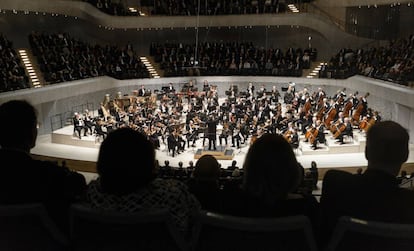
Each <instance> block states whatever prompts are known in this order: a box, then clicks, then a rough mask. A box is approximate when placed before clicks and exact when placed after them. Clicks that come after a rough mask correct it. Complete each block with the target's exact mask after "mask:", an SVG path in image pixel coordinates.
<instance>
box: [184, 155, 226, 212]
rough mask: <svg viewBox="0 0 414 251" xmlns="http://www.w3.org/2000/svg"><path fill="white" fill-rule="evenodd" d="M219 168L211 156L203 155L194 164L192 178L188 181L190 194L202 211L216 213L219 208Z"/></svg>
mask: <svg viewBox="0 0 414 251" xmlns="http://www.w3.org/2000/svg"><path fill="white" fill-rule="evenodd" d="M219 178H220V166H219V163H218V162H217V159H216V158H214V156H212V155H203V156H201V158H200V159H199V160H197V162H196V164H195V169H194V171H193V177H192V178H191V179H190V180H189V181H188V187H189V189H190V192H191V193H193V194H194V195H195V196H196V198H197V199H198V201H200V203H201V207H202V208H203V209H206V210H209V211H217V210H218V209H219V206H220V198H221V191H220V185H219Z"/></svg>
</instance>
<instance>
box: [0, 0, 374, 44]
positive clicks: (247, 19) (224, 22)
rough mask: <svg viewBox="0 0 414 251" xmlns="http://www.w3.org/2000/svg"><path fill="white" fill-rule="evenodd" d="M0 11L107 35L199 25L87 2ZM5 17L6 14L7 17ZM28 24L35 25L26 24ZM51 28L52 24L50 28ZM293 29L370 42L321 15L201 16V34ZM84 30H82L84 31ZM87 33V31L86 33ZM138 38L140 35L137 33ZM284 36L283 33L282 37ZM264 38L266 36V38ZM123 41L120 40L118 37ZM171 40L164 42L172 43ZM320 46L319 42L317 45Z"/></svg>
mask: <svg viewBox="0 0 414 251" xmlns="http://www.w3.org/2000/svg"><path fill="white" fill-rule="evenodd" d="M0 9H2V10H9V12H10V10H16V11H17V14H15V15H16V16H19V15H26V14H24V13H23V12H24V11H31V12H30V13H28V14H27V16H30V15H34V13H36V12H38V14H39V15H43V12H44V13H48V14H46V15H51V14H53V17H56V15H55V14H59V16H63V17H65V16H67V17H72V18H73V17H77V18H78V19H81V20H84V21H85V22H87V23H88V24H89V25H94V26H95V29H96V28H98V29H101V30H103V31H113V30H119V31H126V32H128V31H132V30H134V31H137V29H138V30H145V31H148V30H150V29H151V30H154V29H157V30H161V29H163V33H165V31H166V29H171V28H172V29H186V28H188V29H190V27H192V28H191V29H194V27H196V24H197V17H195V16H191V17H189V16H174V17H171V16H152V17H119V16H109V15H107V14H104V13H102V12H100V11H98V10H97V9H96V8H95V7H93V6H92V5H90V4H88V3H85V2H77V1H61V0H60V1H59V0H56V1H53V4H51V2H50V1H47V0H38V1H31V0H2V1H1V2H0ZM3 15H4V14H3ZM26 24H29V25H30V24H31V23H30V22H26ZM49 25H51V24H49ZM277 26H280V27H283V26H284V27H290V28H296V29H299V28H300V29H306V30H308V31H307V32H306V33H303V30H298V31H299V32H300V33H301V34H303V40H304V41H305V40H306V39H307V37H308V35H312V36H315V37H317V36H318V34H319V36H320V37H321V41H320V44H321V45H325V46H327V47H335V48H342V47H349V46H350V45H352V46H355V47H360V46H362V45H364V44H367V43H369V42H370V41H372V40H370V39H364V38H359V37H356V36H353V35H350V34H348V33H346V32H343V31H341V30H340V29H339V28H338V27H337V26H336V25H335V24H333V23H332V22H331V21H330V20H329V19H327V18H324V17H322V16H320V15H315V14H311V13H297V14H292V13H290V14H277V15H271V14H262V15H254V14H253V15H226V16H214V17H211V16H201V17H200V19H199V25H198V27H200V30H202V29H204V31H205V32H209V31H208V29H207V28H212V27H222V28H224V27H231V28H232V29H235V28H250V27H252V28H253V27H277ZM81 28H83V27H79V29H81ZM84 32H87V31H84ZM276 32H277V31H276ZM134 34H136V33H134ZM281 34H283V33H281ZM136 35H137V36H144V34H143V33H141V34H136ZM193 36H194V30H193ZM262 36H264V35H262ZM118 37H119V36H118ZM168 39H169V38H168V37H167V38H166V39H165V38H164V40H168ZM315 42H316V43H317V42H318V41H317V40H316V41H315ZM298 43H299V42H298Z"/></svg>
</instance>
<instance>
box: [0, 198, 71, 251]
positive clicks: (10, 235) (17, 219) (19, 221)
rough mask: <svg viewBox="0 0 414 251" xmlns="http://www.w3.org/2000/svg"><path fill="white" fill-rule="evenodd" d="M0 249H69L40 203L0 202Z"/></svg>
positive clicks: (65, 240)
mask: <svg viewBox="0 0 414 251" xmlns="http://www.w3.org/2000/svg"><path fill="white" fill-rule="evenodd" d="M0 250H6V251H7V250H13V251H19V250H22V251H23V250H24V251H26V250H39V251H43V250H45V251H52V250H69V242H68V239H67V238H66V236H65V235H64V234H63V233H61V232H60V230H59V229H58V228H57V227H56V225H55V224H54V222H53V221H52V220H51V219H50V218H49V215H48V214H47V211H46V209H45V207H44V206H43V205H42V204H20V205H17V204H16V205H1V206H0Z"/></svg>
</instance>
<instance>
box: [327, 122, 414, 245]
mask: <svg viewBox="0 0 414 251" xmlns="http://www.w3.org/2000/svg"><path fill="white" fill-rule="evenodd" d="M408 142H409V135H408V133H407V130H406V129H404V128H403V127H402V126H401V125H399V124H398V123H396V122H393V121H384V122H378V123H376V124H374V125H373V126H372V127H371V128H370V129H369V130H368V132H367V141H366V147H365V157H366V159H367V160H368V166H367V169H366V170H365V172H364V173H362V174H360V175H355V174H351V173H348V172H344V171H338V170H330V171H328V172H327V173H326V174H325V176H324V179H323V186H322V196H321V201H320V204H321V205H320V209H321V211H320V213H321V214H320V215H321V226H320V230H321V235H320V241H321V244H322V246H324V245H326V243H327V242H328V241H329V238H330V234H331V233H332V230H333V229H334V227H335V224H336V222H337V219H338V218H339V217H340V216H343V215H346V216H351V217H356V218H360V219H365V220H373V221H381V222H393V223H414V214H413V211H414V191H412V190H406V189H403V188H399V187H398V180H397V178H396V177H397V175H398V173H399V171H400V168H401V165H402V164H403V163H404V162H405V161H406V160H407V158H408V153H409V150H408V148H409V146H408Z"/></svg>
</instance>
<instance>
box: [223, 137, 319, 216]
mask: <svg viewBox="0 0 414 251" xmlns="http://www.w3.org/2000/svg"><path fill="white" fill-rule="evenodd" d="M299 167H300V165H299V163H298V162H297V160H296V156H295V154H294V152H293V150H292V147H291V146H290V144H289V143H288V142H287V141H286V140H285V138H284V137H283V136H282V135H278V134H265V135H263V136H261V137H260V138H258V139H257V140H256V141H255V142H254V143H253V145H252V146H251V147H250V148H249V151H248V152H247V155H246V157H245V160H244V164H243V169H244V175H243V183H242V186H241V189H240V190H238V192H234V191H233V192H232V193H230V194H228V193H227V192H226V191H225V192H226V195H225V196H226V199H225V201H224V202H223V203H225V204H224V210H225V211H226V213H229V214H232V215H236V216H247V217H279V216H280V217H282V216H288V215H298V214H304V215H307V216H309V217H310V218H311V220H314V219H315V216H316V213H317V206H318V204H317V201H316V199H315V198H314V197H313V196H305V195H300V194H294V193H293V191H295V190H296V189H297V187H298V185H299V183H300V182H301V180H302V175H303V173H302V172H301V170H300V169H299Z"/></svg>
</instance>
